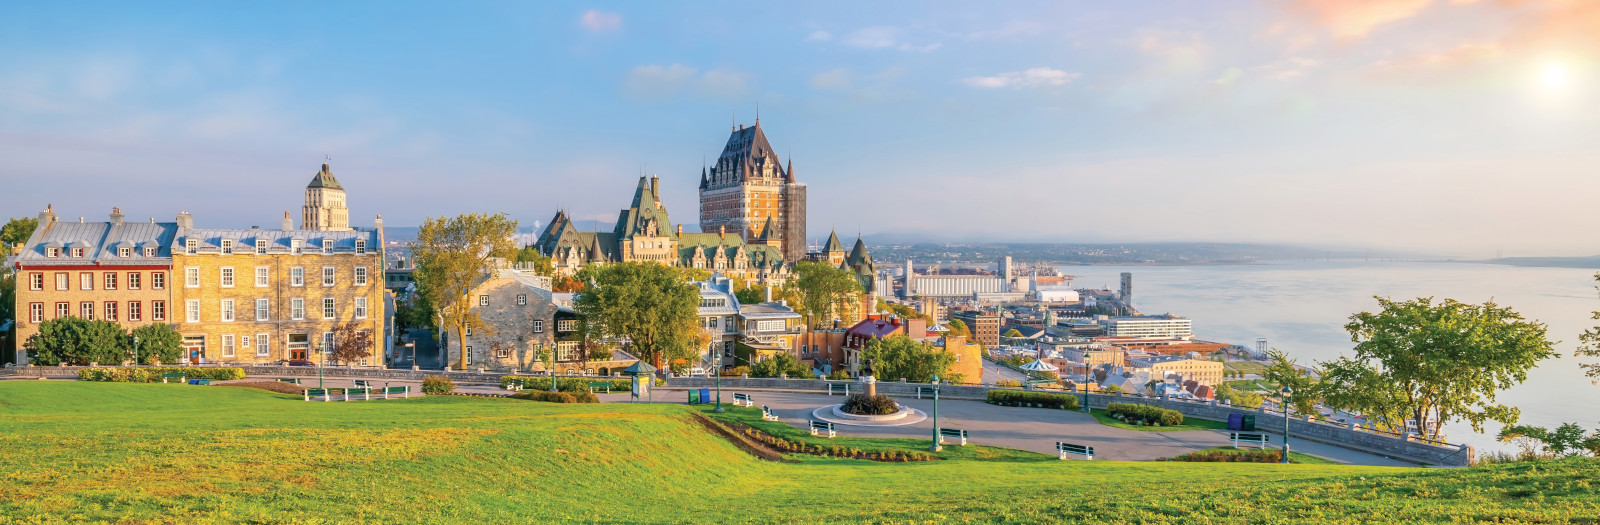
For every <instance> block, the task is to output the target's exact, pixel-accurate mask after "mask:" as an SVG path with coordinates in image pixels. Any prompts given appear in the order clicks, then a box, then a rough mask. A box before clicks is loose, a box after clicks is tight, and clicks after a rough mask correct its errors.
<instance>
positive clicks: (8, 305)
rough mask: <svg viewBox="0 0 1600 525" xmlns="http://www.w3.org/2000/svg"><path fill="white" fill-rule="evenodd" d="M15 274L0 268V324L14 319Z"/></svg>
mask: <svg viewBox="0 0 1600 525" xmlns="http://www.w3.org/2000/svg"><path fill="white" fill-rule="evenodd" d="M16 305H17V274H16V273H15V272H12V271H11V268H4V267H0V324H5V322H6V321H9V320H14V319H16V318H17V317H16V315H17V312H16V310H15V308H16Z"/></svg>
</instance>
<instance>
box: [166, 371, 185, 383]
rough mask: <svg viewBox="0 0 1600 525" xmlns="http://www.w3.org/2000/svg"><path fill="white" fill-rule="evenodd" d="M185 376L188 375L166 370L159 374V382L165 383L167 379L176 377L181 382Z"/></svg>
mask: <svg viewBox="0 0 1600 525" xmlns="http://www.w3.org/2000/svg"><path fill="white" fill-rule="evenodd" d="M186 377H188V376H185V375H183V373H182V372H168V373H165V374H161V382H162V383H165V382H167V380H168V379H177V380H178V382H179V383H182V382H183V380H184V378H186Z"/></svg>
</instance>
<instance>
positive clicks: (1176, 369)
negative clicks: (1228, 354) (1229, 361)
mask: <svg viewBox="0 0 1600 525" xmlns="http://www.w3.org/2000/svg"><path fill="white" fill-rule="evenodd" d="M1127 368H1128V370H1130V371H1134V372H1147V373H1149V374H1150V378H1151V379H1157V380H1161V379H1174V380H1176V381H1177V382H1178V383H1179V384H1182V383H1183V382H1185V381H1194V382H1196V383H1199V384H1202V385H1216V384H1220V383H1222V369H1223V365H1222V363H1220V362H1217V361H1210V360H1206V359H1191V358H1188V357H1184V356H1176V355H1160V356H1148V357H1131V356H1130V357H1128V367H1127Z"/></svg>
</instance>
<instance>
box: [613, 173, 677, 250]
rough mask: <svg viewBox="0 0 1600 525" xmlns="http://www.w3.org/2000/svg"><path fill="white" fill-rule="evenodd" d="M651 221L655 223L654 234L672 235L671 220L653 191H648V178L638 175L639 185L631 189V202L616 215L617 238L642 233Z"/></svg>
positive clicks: (626, 237)
mask: <svg viewBox="0 0 1600 525" xmlns="http://www.w3.org/2000/svg"><path fill="white" fill-rule="evenodd" d="M652 221H653V222H654V223H655V225H656V235H659V236H671V235H672V234H671V224H672V222H671V220H670V219H669V218H668V217H667V209H666V208H665V207H663V206H661V205H660V204H659V203H657V202H656V197H655V193H654V192H652V191H650V179H648V178H645V177H639V187H638V188H636V189H635V190H634V191H633V202H632V203H631V204H630V205H629V206H628V209H625V210H622V212H621V213H619V214H618V215H617V226H616V230H615V232H616V234H617V239H619V240H627V239H629V238H632V237H633V236H635V235H644V234H645V231H644V230H645V225H647V224H650V223H651V222H652Z"/></svg>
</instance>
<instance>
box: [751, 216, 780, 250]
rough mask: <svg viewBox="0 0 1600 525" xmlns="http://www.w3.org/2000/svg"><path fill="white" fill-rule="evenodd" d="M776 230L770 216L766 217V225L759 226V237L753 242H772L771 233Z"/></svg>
mask: <svg viewBox="0 0 1600 525" xmlns="http://www.w3.org/2000/svg"><path fill="white" fill-rule="evenodd" d="M777 228H778V226H777V225H776V224H773V223H772V216H771V215H768V216H767V223H766V224H765V225H762V226H761V235H760V236H759V237H756V240H755V242H757V243H764V242H767V241H770V240H772V231H773V230H775V229H777Z"/></svg>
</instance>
